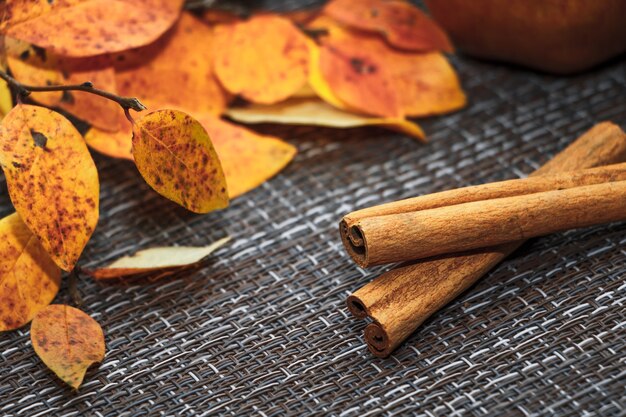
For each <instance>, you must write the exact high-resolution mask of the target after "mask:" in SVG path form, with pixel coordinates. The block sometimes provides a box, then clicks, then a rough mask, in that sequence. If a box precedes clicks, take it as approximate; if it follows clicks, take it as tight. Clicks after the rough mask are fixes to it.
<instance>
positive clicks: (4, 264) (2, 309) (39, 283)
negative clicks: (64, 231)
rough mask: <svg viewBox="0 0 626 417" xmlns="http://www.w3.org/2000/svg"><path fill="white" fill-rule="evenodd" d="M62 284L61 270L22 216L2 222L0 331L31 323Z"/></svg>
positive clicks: (14, 214) (0, 229) (10, 217)
mask: <svg viewBox="0 0 626 417" xmlns="http://www.w3.org/2000/svg"><path fill="white" fill-rule="evenodd" d="M60 283H61V270H60V269H59V267H57V266H56V264H55V263H54V262H53V261H52V259H50V256H48V254H47V253H46V251H45V249H44V248H43V247H42V246H41V244H40V243H39V241H38V240H37V238H36V237H35V236H34V235H33V234H32V233H31V231H30V230H29V229H28V227H26V225H25V224H24V222H22V219H20V216H19V214H17V213H13V214H11V215H10V216H7V217H5V218H3V219H2V220H0V300H1V301H0V332H1V331H6V330H13V329H17V328H19V327H22V326H23V325H25V324H26V323H28V322H30V321H31V320H32V319H33V317H34V316H35V314H37V312H39V310H41V309H42V308H44V307H46V306H47V305H48V304H50V302H52V300H53V299H54V297H55V296H56V295H57V292H58V291H59V285H60Z"/></svg>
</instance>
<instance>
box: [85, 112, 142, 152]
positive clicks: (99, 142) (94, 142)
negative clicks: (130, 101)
mask: <svg viewBox="0 0 626 417" xmlns="http://www.w3.org/2000/svg"><path fill="white" fill-rule="evenodd" d="M118 113H119V114H118V124H119V125H120V128H119V130H118V131H116V132H108V131H106V130H102V129H99V128H97V127H95V126H92V127H91V128H90V129H89V130H88V131H87V133H85V142H87V145H89V147H90V148H91V149H94V150H96V151H98V152H100V153H102V154H104V155H107V156H111V157H113V158H122V159H129V160H131V161H132V160H134V159H133V154H132V152H131V148H132V137H133V129H132V125H131V124H130V122H129V121H128V120H127V119H126V117H125V116H124V114H123V113H122V112H121V111H119V112H118Z"/></svg>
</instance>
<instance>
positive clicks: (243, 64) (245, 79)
mask: <svg viewBox="0 0 626 417" xmlns="http://www.w3.org/2000/svg"><path fill="white" fill-rule="evenodd" d="M218 29H219V30H217V31H216V35H217V37H218V41H217V44H218V45H219V46H218V48H217V50H216V58H215V74H216V75H217V78H218V79H219V80H220V82H221V83H222V85H223V86H224V87H225V88H226V89H227V90H228V91H230V92H231V93H233V94H240V95H241V96H242V97H244V98H246V99H248V100H250V101H252V102H255V103H265V104H271V103H276V102H278V101H281V100H284V99H285V98H287V97H289V96H291V95H292V94H293V93H295V92H296V91H298V90H299V89H300V88H302V86H303V85H304V84H305V82H306V79H307V71H308V54H309V52H308V48H307V42H306V38H305V36H304V35H303V34H302V33H301V32H300V31H299V30H298V29H297V28H296V27H295V26H294V25H293V23H291V22H290V21H289V20H288V19H285V18H284V17H280V16H277V15H272V14H263V15H258V16H255V17H253V18H251V19H250V20H247V21H245V22H240V23H234V24H231V25H221V26H219V27H218Z"/></svg>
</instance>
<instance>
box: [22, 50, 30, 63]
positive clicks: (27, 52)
mask: <svg viewBox="0 0 626 417" xmlns="http://www.w3.org/2000/svg"><path fill="white" fill-rule="evenodd" d="M29 57H30V50H29V49H27V50H25V51H24V52H22V53H21V54H20V59H21V60H22V61H26V60H27V59H28V58H29Z"/></svg>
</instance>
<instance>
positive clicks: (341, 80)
mask: <svg viewBox="0 0 626 417" xmlns="http://www.w3.org/2000/svg"><path fill="white" fill-rule="evenodd" d="M319 68H320V72H321V74H322V76H323V77H324V79H325V80H326V82H327V83H328V85H329V86H330V88H331V89H332V91H333V93H334V94H335V95H336V96H337V97H338V98H339V99H340V100H341V101H343V102H345V103H346V104H347V105H348V106H349V107H350V108H353V109H356V110H358V111H360V112H362V113H366V114H372V115H376V116H383V117H404V112H403V110H402V107H401V105H400V99H399V97H398V93H397V92H396V89H395V86H394V85H393V82H392V81H391V74H390V73H389V71H388V68H389V66H388V65H387V64H386V62H385V61H384V57H381V56H379V55H376V54H374V53H373V52H372V51H371V50H369V49H367V48H366V47H364V45H363V44H362V43H361V42H351V41H350V40H344V39H337V40H331V39H328V40H325V41H324V43H323V44H322V46H321V47H320V55H319Z"/></svg>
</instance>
